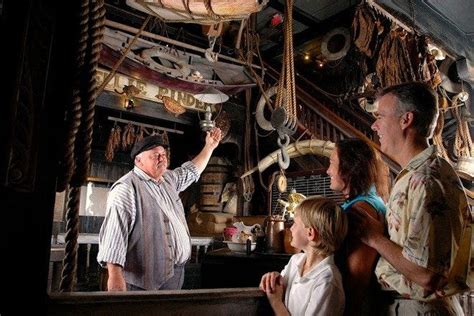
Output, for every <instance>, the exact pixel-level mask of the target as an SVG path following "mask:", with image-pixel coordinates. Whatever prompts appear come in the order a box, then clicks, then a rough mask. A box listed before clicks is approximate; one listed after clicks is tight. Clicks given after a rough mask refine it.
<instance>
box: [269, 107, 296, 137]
mask: <svg viewBox="0 0 474 316" xmlns="http://www.w3.org/2000/svg"><path fill="white" fill-rule="evenodd" d="M289 118H290V117H289V116H288V113H286V109H285V108H284V107H278V108H276V109H275V110H273V112H272V117H271V119H270V122H271V124H272V126H273V128H274V129H276V130H277V131H278V132H279V134H286V135H293V134H294V133H295V132H296V126H292V122H290V121H289Z"/></svg>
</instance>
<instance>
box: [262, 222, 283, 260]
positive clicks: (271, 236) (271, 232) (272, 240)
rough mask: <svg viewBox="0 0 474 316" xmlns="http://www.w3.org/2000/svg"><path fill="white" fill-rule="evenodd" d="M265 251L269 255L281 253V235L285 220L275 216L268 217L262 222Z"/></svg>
mask: <svg viewBox="0 0 474 316" xmlns="http://www.w3.org/2000/svg"><path fill="white" fill-rule="evenodd" d="M264 227H265V240H266V251H267V252H269V253H281V252H283V234H284V231H285V220H284V219H282V218H281V217H277V216H268V217H267V218H266V219H265V222H264Z"/></svg>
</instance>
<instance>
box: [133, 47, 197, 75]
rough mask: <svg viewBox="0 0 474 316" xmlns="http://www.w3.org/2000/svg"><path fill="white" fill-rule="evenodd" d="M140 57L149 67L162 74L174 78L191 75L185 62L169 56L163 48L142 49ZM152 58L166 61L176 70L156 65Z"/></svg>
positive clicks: (189, 68)
mask: <svg viewBox="0 0 474 316" xmlns="http://www.w3.org/2000/svg"><path fill="white" fill-rule="evenodd" d="M140 57H141V58H142V59H143V61H144V62H145V63H147V64H148V65H149V66H150V67H152V68H154V69H156V70H158V71H159V72H163V73H166V74H168V75H171V76H174V77H179V76H183V77H186V76H188V75H189V74H190V73H191V67H190V65H189V64H188V63H187V62H186V61H183V60H182V59H180V58H179V57H176V56H174V55H172V54H170V53H169V52H167V51H166V49H165V48H163V47H159V46H155V47H151V48H147V49H144V50H143V51H142V52H141V53H140ZM152 57H158V58H161V59H165V60H168V61H169V62H171V63H172V64H173V66H176V67H177V68H175V67H166V66H163V65H161V64H159V63H157V62H156V61H155V60H154V59H153V58H152Z"/></svg>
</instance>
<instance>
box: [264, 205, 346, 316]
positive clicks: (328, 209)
mask: <svg viewBox="0 0 474 316" xmlns="http://www.w3.org/2000/svg"><path fill="white" fill-rule="evenodd" d="M346 233H347V218H346V215H345V214H344V213H342V211H341V208H340V207H339V206H337V204H336V203H335V202H333V201H332V200H330V199H327V198H324V197H312V198H308V199H306V200H304V201H303V202H301V204H300V205H299V206H298V207H297V208H296V209H295V217H294V223H293V225H292V226H291V234H292V241H291V245H292V246H293V247H295V248H299V249H301V250H302V251H303V253H299V254H295V255H293V256H292V257H291V259H290V261H289V262H288V264H287V265H286V266H285V268H284V269H283V271H282V272H281V273H278V272H276V271H275V272H269V273H266V274H264V275H263V277H262V280H261V281H260V288H261V289H262V290H263V291H264V292H265V293H266V294H267V297H268V300H269V301H270V305H271V306H272V308H273V311H274V312H275V314H276V315H342V314H343V312H344V301H345V297H344V289H343V286H342V277H341V274H340V272H339V269H338V268H337V267H336V265H335V264H334V252H335V251H336V250H337V249H338V248H339V246H340V245H341V243H342V241H343V240H344V238H345V236H346ZM283 295H284V297H283Z"/></svg>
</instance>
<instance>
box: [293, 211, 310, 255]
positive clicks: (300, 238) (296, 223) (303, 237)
mask: <svg viewBox="0 0 474 316" xmlns="http://www.w3.org/2000/svg"><path fill="white" fill-rule="evenodd" d="M308 229H309V228H307V227H305V225H304V224H303V221H302V220H301V214H300V210H299V209H298V207H297V208H296V209H295V218H294V220H293V225H291V228H290V230H291V237H292V238H291V245H292V246H293V247H295V248H299V249H304V248H305V247H306V246H307V245H308V243H309V239H308V236H309V234H308V233H309V232H308Z"/></svg>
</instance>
